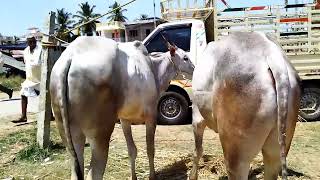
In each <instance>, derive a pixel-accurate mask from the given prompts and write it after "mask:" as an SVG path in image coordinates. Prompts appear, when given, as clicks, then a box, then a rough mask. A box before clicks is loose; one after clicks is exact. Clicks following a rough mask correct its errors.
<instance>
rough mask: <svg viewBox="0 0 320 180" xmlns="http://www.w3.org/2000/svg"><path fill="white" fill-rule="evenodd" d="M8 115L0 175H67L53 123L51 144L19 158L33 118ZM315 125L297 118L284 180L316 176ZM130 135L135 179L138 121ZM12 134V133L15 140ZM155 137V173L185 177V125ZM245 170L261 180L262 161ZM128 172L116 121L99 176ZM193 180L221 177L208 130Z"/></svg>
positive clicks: (140, 160) (144, 167) (1, 122)
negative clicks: (22, 121)
mask: <svg viewBox="0 0 320 180" xmlns="http://www.w3.org/2000/svg"><path fill="white" fill-rule="evenodd" d="M30 117H31V118H29V119H34V118H35V115H34V114H31V115H30ZM12 118H15V117H7V118H4V119H0V128H1V129H2V130H1V131H0V146H3V147H2V148H1V147H0V179H2V178H12V177H14V178H15V179H68V178H69V177H70V170H69V158H68V154H67V153H66V151H65V149H64V148H63V147H62V145H61V140H60V137H59V136H58V133H57V130H56V128H55V123H54V122H53V123H52V125H51V127H52V129H51V130H52V131H51V139H52V141H53V144H55V145H54V146H52V149H51V150H49V153H48V154H46V157H43V158H42V159H41V158H40V159H37V158H34V159H31V160H30V159H27V160H25V159H22V160H21V159H19V158H18V155H19V154H21V153H20V152H21V151H24V149H26V148H28V146H30V142H28V139H30V141H35V137H34V136H35V131H36V130H35V128H36V126H35V123H31V124H29V125H24V126H13V124H11V123H10V122H9V121H10V119H12ZM319 130H320V122H308V123H306V122H303V123H302V122H299V123H298V126H297V130H296V133H295V137H294V140H293V144H292V148H291V151H290V154H289V156H288V164H289V169H290V170H289V174H290V177H289V179H294V180H298V179H299V180H300V179H320V172H319V169H320V163H319V160H320V153H319V152H320V131H319ZM133 135H134V139H135V143H136V145H137V148H138V157H137V163H136V172H137V176H138V179H147V178H148V172H149V170H148V159H147V154H146V143H145V127H144V126H142V125H139V126H133ZM15 136H17V138H16V139H15ZM19 139H20V140H19ZM21 139H23V140H21ZM15 141H16V142H15ZM1 142H2V143H1ZM6 142H8V143H6ZM155 142H156V153H155V166H156V171H157V178H158V179H166V180H167V179H169V180H185V179H187V178H188V174H189V172H190V169H191V167H192V154H193V149H194V142H193V133H192V128H191V126H190V125H184V126H157V131H156V141H155ZM1 149H2V152H1ZM29 149H30V148H29ZM31 155H32V154H31ZM85 155H86V157H85V162H86V163H85V166H86V172H88V167H89V159H90V147H86V148H85ZM35 157H36V156H35ZM250 174H251V175H250V179H263V163H262V157H261V155H260V154H259V155H258V156H257V158H255V160H254V161H253V163H252V167H251V173H250ZM129 177H130V166H129V159H128V154H127V148H126V143H125V140H124V136H123V134H122V130H121V127H120V126H119V125H116V127H115V130H114V133H113V135H112V141H111V143H110V149H109V158H108V167H107V169H106V173H105V179H110V180H111V179H112V180H113V179H129ZM199 179H227V178H226V172H225V167H224V163H223V154H222V149H221V146H220V143H219V139H218V136H217V134H215V133H214V132H213V131H211V130H206V131H205V135H204V157H203V158H202V161H201V162H200V171H199Z"/></svg>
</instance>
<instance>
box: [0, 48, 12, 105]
mask: <svg viewBox="0 0 320 180" xmlns="http://www.w3.org/2000/svg"><path fill="white" fill-rule="evenodd" d="M1 55H2V53H1V52H0V69H2V67H3V64H4V61H3V60H2V59H1ZM0 91H2V92H4V93H6V94H8V96H9V99H11V98H12V93H13V90H12V89H9V88H7V87H5V86H3V85H2V84H0Z"/></svg>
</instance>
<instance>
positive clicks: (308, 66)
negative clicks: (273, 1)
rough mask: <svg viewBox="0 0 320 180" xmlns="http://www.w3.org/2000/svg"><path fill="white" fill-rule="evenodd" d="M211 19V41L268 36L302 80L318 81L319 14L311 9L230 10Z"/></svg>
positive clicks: (304, 5)
mask: <svg viewBox="0 0 320 180" xmlns="http://www.w3.org/2000/svg"><path fill="white" fill-rule="evenodd" d="M214 16H215V17H214V18H213V19H214V23H213V24H214V27H215V30H214V36H215V38H214V39H215V40H217V39H221V38H222V37H223V36H225V35H228V34H229V33H230V32H234V31H246V32H250V31H261V32H265V33H271V34H273V35H274V36H275V37H276V38H277V40H278V42H279V43H280V44H281V46H282V48H283V49H284V51H285V52H286V54H287V56H288V57H289V59H290V60H291V63H292V64H293V65H294V67H295V68H296V70H297V71H298V73H299V76H300V77H301V78H302V79H319V78H320V76H319V75H320V50H319V48H320V47H319V45H320V44H319V42H320V10H316V9H315V8H314V5H312V4H296V5H289V6H259V7H250V8H233V9H225V10H222V11H219V12H216V13H215V14H214Z"/></svg>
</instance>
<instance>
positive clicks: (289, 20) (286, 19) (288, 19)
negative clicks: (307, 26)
mask: <svg viewBox="0 0 320 180" xmlns="http://www.w3.org/2000/svg"><path fill="white" fill-rule="evenodd" d="M308 21H309V19H308V18H285V19H280V22H308Z"/></svg>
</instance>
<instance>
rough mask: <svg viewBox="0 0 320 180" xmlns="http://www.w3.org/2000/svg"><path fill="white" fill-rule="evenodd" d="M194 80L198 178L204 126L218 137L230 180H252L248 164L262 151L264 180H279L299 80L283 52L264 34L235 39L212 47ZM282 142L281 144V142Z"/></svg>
mask: <svg viewBox="0 0 320 180" xmlns="http://www.w3.org/2000/svg"><path fill="white" fill-rule="evenodd" d="M198 62H199V64H198V65H197V66H196V67H195V71H194V74H193V92H194V97H193V127H194V135H195V146H196V149H195V154H194V163H193V168H192V171H191V173H190V179H196V178H197V170H198V162H199V158H200V157H201V156H202V152H203V150H202V139H203V132H204V129H205V127H206V126H208V127H209V128H211V129H213V130H214V131H215V132H217V133H219V137H220V142H221V145H222V148H223V153H224V158H225V164H226V168H227V172H228V177H229V179H231V180H234V179H237V180H244V179H248V173H249V168H250V162H251V161H252V159H253V158H254V157H255V156H256V155H257V153H258V152H259V151H260V150H262V154H263V161H264V168H265V173H264V178H265V179H267V180H271V179H272V180H275V179H277V176H278V173H279V171H280V169H281V167H282V176H283V178H284V179H285V178H286V155H287V153H288V151H289V148H290V144H291V140H292V137H293V133H294V129H295V126H296V121H297V116H298V109H299V101H300V88H299V78H298V76H297V73H296V72H295V70H294V68H293V67H292V66H291V64H290V63H289V62H288V60H287V57H286V56H285V54H284V52H283V51H282V49H281V47H280V46H279V45H278V44H277V43H276V42H275V41H274V40H273V39H272V38H271V37H269V36H266V35H265V34H262V33H240V32H239V33H234V34H231V35H229V36H228V37H226V38H225V39H223V40H221V41H217V42H213V43H210V44H209V45H208V47H207V48H206V49H205V51H204V53H203V56H202V58H201V60H200V61H198ZM278 139H279V142H278Z"/></svg>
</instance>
